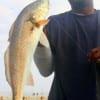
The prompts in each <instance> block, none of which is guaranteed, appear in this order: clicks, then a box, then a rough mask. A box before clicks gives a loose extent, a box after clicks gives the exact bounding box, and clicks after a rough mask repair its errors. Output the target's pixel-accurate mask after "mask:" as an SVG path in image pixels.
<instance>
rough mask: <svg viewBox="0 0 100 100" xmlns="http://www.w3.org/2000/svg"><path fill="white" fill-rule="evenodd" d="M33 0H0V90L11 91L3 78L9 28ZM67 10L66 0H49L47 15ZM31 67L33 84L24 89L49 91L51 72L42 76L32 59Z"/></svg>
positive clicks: (98, 3)
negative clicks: (48, 75) (46, 76)
mask: <svg viewBox="0 0 100 100" xmlns="http://www.w3.org/2000/svg"><path fill="white" fill-rule="evenodd" d="M33 1H34V0H0V91H10V92H11V89H10V86H9V85H8V83H7V81H6V78H5V67H4V60H3V59H4V58H3V57H4V52H5V49H6V48H7V46H8V44H9V42H8V41H7V39H8V35H9V29H10V27H11V25H12V23H13V22H14V20H15V19H16V17H17V16H18V14H19V13H20V12H21V10H22V9H23V8H24V7H25V6H26V5H28V4H29V3H31V2H33ZM94 7H95V8H96V9H100V1H99V0H94ZM68 10H70V5H69V3H68V2H67V0H50V10H49V13H48V16H50V15H54V14H58V13H62V12H65V11H68ZM31 69H32V74H33V78H34V80H35V85H34V86H33V87H27V86H26V87H25V91H28V93H30V94H31V93H33V92H39V93H41V92H43V93H47V92H49V90H50V87H51V84H52V80H53V74H52V75H51V76H50V77H48V78H44V77H42V76H41V75H40V74H39V72H38V70H37V68H36V66H35V64H34V61H33V62H32V65H31ZM0 93H1V92H0Z"/></svg>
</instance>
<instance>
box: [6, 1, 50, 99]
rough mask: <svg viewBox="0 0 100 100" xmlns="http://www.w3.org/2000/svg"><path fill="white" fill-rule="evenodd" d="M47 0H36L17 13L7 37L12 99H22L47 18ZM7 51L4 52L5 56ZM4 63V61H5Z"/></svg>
mask: <svg viewBox="0 0 100 100" xmlns="http://www.w3.org/2000/svg"><path fill="white" fill-rule="evenodd" d="M48 8H49V3H48V0H37V1H35V2H33V3H31V4H30V5H28V6H27V7H25V8H24V10H23V11H22V12H21V13H20V14H19V16H18V17H17V19H16V20H15V22H14V24H13V25H14V26H13V27H12V29H11V32H10V37H9V42H10V44H9V47H8V49H9V55H8V59H9V74H10V78H11V80H10V81H11V82H9V83H10V85H11V88H12V93H13V100H22V96H23V95H22V94H23V87H24V84H25V81H26V77H27V74H28V71H29V66H30V63H31V60H32V58H33V55H34V52H35V49H36V47H37V44H38V41H39V38H40V35H41V33H42V29H43V25H45V24H46V23H47V22H48V20H45V16H46V14H47V12H48V10H49V9H48ZM6 54H7V51H6V52H5V57H6ZM5 63H6V61H5Z"/></svg>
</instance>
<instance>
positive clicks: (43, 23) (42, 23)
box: [35, 19, 49, 27]
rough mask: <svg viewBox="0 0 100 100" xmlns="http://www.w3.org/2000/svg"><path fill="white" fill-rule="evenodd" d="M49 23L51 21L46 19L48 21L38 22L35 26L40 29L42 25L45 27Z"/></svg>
mask: <svg viewBox="0 0 100 100" xmlns="http://www.w3.org/2000/svg"><path fill="white" fill-rule="evenodd" d="M48 22H49V19H46V20H39V21H38V22H36V23H35V25H36V26H37V27H40V26H41V25H45V24H47V23H48Z"/></svg>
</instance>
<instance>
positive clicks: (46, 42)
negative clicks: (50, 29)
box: [39, 32, 50, 48]
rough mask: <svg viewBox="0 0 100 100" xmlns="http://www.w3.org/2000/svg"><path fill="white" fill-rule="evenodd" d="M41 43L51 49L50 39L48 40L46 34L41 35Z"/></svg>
mask: <svg viewBox="0 0 100 100" xmlns="http://www.w3.org/2000/svg"><path fill="white" fill-rule="evenodd" d="M39 42H40V44H42V45H43V46H45V47H47V48H49V47H50V45H49V42H48V39H47V37H46V35H45V33H43V32H42V33H41V36H40V41H39Z"/></svg>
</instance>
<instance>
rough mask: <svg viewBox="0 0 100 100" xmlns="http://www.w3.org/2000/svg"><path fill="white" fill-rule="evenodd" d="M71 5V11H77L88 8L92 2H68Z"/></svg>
mask: <svg viewBox="0 0 100 100" xmlns="http://www.w3.org/2000/svg"><path fill="white" fill-rule="evenodd" d="M68 1H69V2H70V4H71V7H72V9H75V10H79V9H84V8H87V7H89V6H90V5H91V4H92V3H93V0H68Z"/></svg>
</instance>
